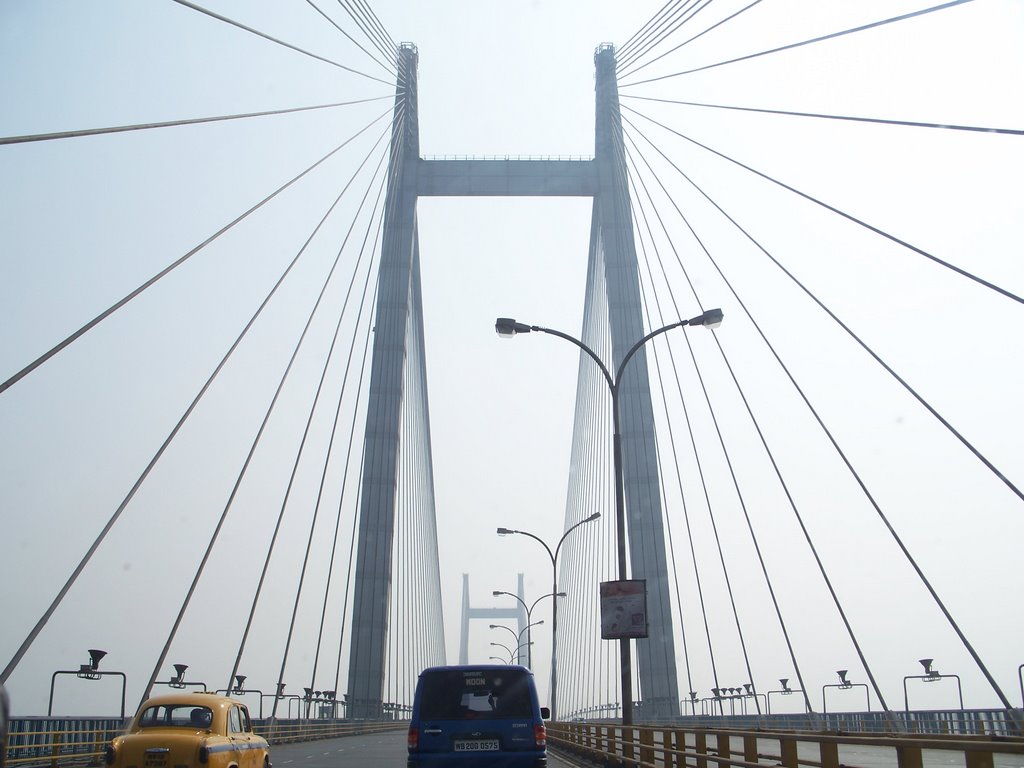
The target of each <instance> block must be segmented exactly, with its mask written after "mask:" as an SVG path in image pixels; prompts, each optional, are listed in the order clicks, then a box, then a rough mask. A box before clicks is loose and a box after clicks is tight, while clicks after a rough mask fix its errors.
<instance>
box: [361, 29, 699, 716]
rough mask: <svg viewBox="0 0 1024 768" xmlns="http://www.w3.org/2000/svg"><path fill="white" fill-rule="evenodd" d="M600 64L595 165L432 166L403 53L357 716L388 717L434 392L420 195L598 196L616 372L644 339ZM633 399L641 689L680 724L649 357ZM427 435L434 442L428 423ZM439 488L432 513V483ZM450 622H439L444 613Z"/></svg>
mask: <svg viewBox="0 0 1024 768" xmlns="http://www.w3.org/2000/svg"><path fill="white" fill-rule="evenodd" d="M595 64H596V67H597V88H596V90H597V97H596V127H595V134H596V142H595V158H594V160H584V161H580V160H575V161H559V160H423V159H420V157H419V131H418V126H417V113H418V109H417V89H416V65H417V54H416V50H415V48H414V47H413V46H410V45H403V46H402V48H401V49H400V56H399V65H398V86H397V89H396V96H395V108H394V114H395V118H396V119H395V127H394V129H393V132H392V146H391V158H390V160H391V164H390V175H389V179H388V192H387V208H386V212H385V218H384V240H383V248H382V254H381V265H380V274H379V278H378V289H377V290H378V298H377V315H376V327H375V335H374V343H373V363H372V371H371V379H370V396H369V402H368V408H367V422H366V431H365V446H364V459H363V461H364V467H365V469H364V477H363V487H362V495H361V499H360V505H361V506H360V518H359V531H358V542H357V543H358V555H357V561H356V573H355V597H354V604H353V625H352V644H351V650H350V656H349V701H350V714H352V715H354V716H357V717H373V716H376V715H378V714H379V713H380V710H381V702H382V700H383V699H382V692H383V684H384V676H385V671H386V670H385V654H386V648H387V641H388V630H389V627H388V605H389V600H390V592H391V576H392V560H391V553H392V543H393V539H394V526H395V508H396V495H397V492H398V487H399V485H398V475H399V470H400V465H399V462H398V456H399V452H400V449H401V446H400V435H401V434H402V431H401V419H402V415H403V397H405V396H406V395H407V389H408V388H409V386H410V383H411V385H412V386H414V387H416V388H417V391H418V392H421V393H422V402H421V403H419V405H420V408H421V410H422V412H423V415H422V418H423V419H426V418H427V416H426V412H427V408H426V406H427V403H426V384H425V380H424V375H425V374H424V368H423V359H424V354H423V323H422V308H421V305H420V272H419V269H420V264H419V243H418V239H417V233H416V201H417V198H418V197H420V196H446V197H455V196H465V195H469V196H517V195H525V196H574V197H592V198H593V199H594V207H593V219H592V230H591V238H590V242H591V245H590V257H589V258H590V264H589V267H588V280H587V299H586V301H587V304H588V306H589V305H590V303H591V302H592V301H594V300H596V298H597V295H598V294H599V293H600V294H602V295H603V300H605V301H606V302H607V307H608V321H607V322H608V327H607V328H605V329H604V332H605V333H610V336H611V359H610V360H609V361H608V362H609V363H611V366H610V367H612V368H613V369H614V367H615V366H616V365H617V364H618V362H619V361H620V360H621V359H622V357H623V355H625V353H626V351H627V350H628V349H629V348H630V347H631V346H632V344H633V343H634V342H635V341H637V340H639V339H640V338H641V337H642V336H643V333H644V331H643V314H642V305H641V300H640V289H639V267H638V263H637V256H636V248H635V244H634V241H633V222H632V216H631V213H630V203H629V185H628V182H627V177H626V162H625V149H624V143H623V138H622V124H621V118H620V113H619V101H618V86H617V82H616V78H615V52H614V50H613V48H612V47H611V46H601V47H600V48H599V49H598V51H597V54H596V56H595ZM586 330H587V329H586V328H585V329H584V331H585V332H586ZM620 391H621V396H622V398H623V402H624V403H628V404H629V407H624V408H623V410H622V436H623V437H622V449H623V464H624V476H625V493H626V508H627V514H628V519H627V525H628V530H629V545H630V560H631V570H632V576H633V577H634V578H642V579H646V580H647V589H648V626H649V633H650V637H649V638H648V639H647V640H641V641H637V651H638V652H637V664H638V667H639V673H640V691H641V692H642V696H643V700H644V712H645V713H646V714H647V715H649V716H658V715H663V716H670V715H673V714H677V713H678V706H679V705H678V701H679V696H678V690H677V689H678V685H677V682H676V666H675V651H674V640H673V632H672V612H671V608H670V603H669V587H668V571H667V567H666V558H665V542H664V528H663V521H662V510H661V503H660V498H661V496H660V480H659V474H658V467H657V463H656V459H655V436H654V418H653V411H652V408H651V398H650V389H649V382H648V376H647V367H646V357H645V356H644V353H643V351H642V350H641V351H640V352H639V353H638V354H637V355H636V359H635V360H634V362H633V363H632V364H631V365H630V367H629V371H628V373H627V376H626V378H625V380H624V382H623V385H622V386H621V388H620ZM426 434H427V435H429V425H428V428H427V429H426ZM425 450H426V453H427V457H428V461H427V463H426V471H428V472H429V471H430V464H429V443H428V444H427V445H426V446H425ZM429 485H430V488H431V498H430V505H431V514H432V510H433V506H432V505H433V496H432V488H433V481H432V479H430V480H429ZM594 588H595V589H596V585H594ZM437 621H438V622H440V617H438V618H437ZM595 631H596V630H595Z"/></svg>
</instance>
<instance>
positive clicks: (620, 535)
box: [494, 309, 723, 725]
mask: <svg viewBox="0 0 1024 768" xmlns="http://www.w3.org/2000/svg"><path fill="white" fill-rule="evenodd" d="M722 317H723V313H722V310H721V309H709V310H707V311H706V312H704V313H703V314H701V315H697V317H691V318H690V319H689V320H680V321H679V322H676V323H670V324H669V325H666V326H663V327H661V328H658V329H657V330H654V331H651V332H650V333H648V334H647V335H646V336H644V337H643V338H642V339H640V340H639V341H638V342H636V343H635V344H634V345H633V346H632V347H630V348H629V351H628V352H626V354H625V355H623V357H622V362H621V363H619V367H618V368H617V369H616V371H615V376H614V377H612V374H611V373H610V372H609V370H608V366H606V365H605V364H604V362H603V361H602V360H601V358H600V357H598V356H597V353H596V352H594V350H592V349H591V348H590V347H588V346H587V345H586V344H584V343H583V342H582V341H580V340H579V339H577V338H575V337H573V336H570V335H569V334H567V333H562V332H561V331H556V330H553V329H551V328H542V327H541V326H539V325H528V324H526V323H518V322H516V321H515V320H513V319H512V318H510V317H499V318H498V319H497V320H496V321H495V323H494V330H495V331H497V333H498V335H499V336H503V337H512V336H515V335H516V334H519V333H529V332H531V331H538V332H540V333H547V334H550V335H552V336H557V337H558V338H560V339H565V340H566V341H568V342H569V343H571V344H574V345H576V346H577V347H579V348H580V349H581V350H583V352H585V353H586V354H587V355H588V356H589V357H590V359H592V360H593V361H594V362H595V363H597V366H598V368H600V369H601V373H602V374H603V375H604V378H605V381H606V382H607V383H608V389H609V391H610V392H611V396H612V424H613V427H614V430H615V431H614V435H613V437H612V451H613V453H612V456H613V463H614V473H615V531H616V537H617V539H618V542H617V543H618V560H619V563H618V565H619V580H620V581H626V580H627V579H628V578H629V573H628V569H627V567H626V497H625V489H624V487H623V478H622V439H621V435H620V432H619V384H620V383H621V381H622V373H623V371H624V370H625V368H626V365H627V364H628V363H629V361H630V360H632V359H633V355H634V354H636V352H637V350H639V349H640V348H641V347H642V346H643V345H644V344H646V343H647V342H648V341H650V340H651V339H653V338H654V337H655V336H658V335H659V334H662V333H665V332H666V331H671V330H672V329H673V328H681V327H683V326H688V325H700V326H704V327H705V328H717V327H718V326H719V325H721V323H722ZM619 665H620V667H621V675H622V682H621V688H622V690H621V697H622V724H623V725H632V724H633V672H632V659H631V653H630V646H629V638H626V637H623V638H621V639H620V640H619Z"/></svg>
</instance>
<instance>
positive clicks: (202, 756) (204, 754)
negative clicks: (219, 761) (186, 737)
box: [199, 744, 210, 764]
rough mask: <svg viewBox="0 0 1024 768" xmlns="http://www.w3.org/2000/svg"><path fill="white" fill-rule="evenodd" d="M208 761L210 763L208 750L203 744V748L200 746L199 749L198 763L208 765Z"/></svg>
mask: <svg viewBox="0 0 1024 768" xmlns="http://www.w3.org/2000/svg"><path fill="white" fill-rule="evenodd" d="M209 761H210V750H209V749H208V748H207V746H206V745H205V744H204V745H203V746H201V747H200V748H199V762H200V763H204V764H205V763H208V762H209Z"/></svg>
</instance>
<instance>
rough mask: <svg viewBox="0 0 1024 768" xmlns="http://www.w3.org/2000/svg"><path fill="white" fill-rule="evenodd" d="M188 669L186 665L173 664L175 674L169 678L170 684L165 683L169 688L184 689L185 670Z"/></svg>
mask: <svg viewBox="0 0 1024 768" xmlns="http://www.w3.org/2000/svg"><path fill="white" fill-rule="evenodd" d="M186 669H188V664H175V665H174V671H175V672H176V673H177V674H175V676H174V677H172V678H171V680H170V682H169V683H167V684H168V685H169V686H171V688H184V687H185V670H186Z"/></svg>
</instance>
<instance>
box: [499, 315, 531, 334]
mask: <svg viewBox="0 0 1024 768" xmlns="http://www.w3.org/2000/svg"><path fill="white" fill-rule="evenodd" d="M494 330H495V331H496V332H497V333H498V335H499V336H501V337H502V338H503V339H511V338H512V337H513V336H515V335H516V334H517V333H529V332H530V331H531V330H532V328H531V327H530V326H529V325H527V324H526V323H517V322H516V321H515V320H514V319H513V318H511V317H499V318H498V319H497V320H495V321H494Z"/></svg>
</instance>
